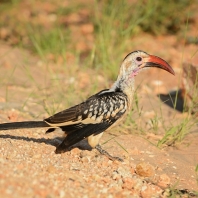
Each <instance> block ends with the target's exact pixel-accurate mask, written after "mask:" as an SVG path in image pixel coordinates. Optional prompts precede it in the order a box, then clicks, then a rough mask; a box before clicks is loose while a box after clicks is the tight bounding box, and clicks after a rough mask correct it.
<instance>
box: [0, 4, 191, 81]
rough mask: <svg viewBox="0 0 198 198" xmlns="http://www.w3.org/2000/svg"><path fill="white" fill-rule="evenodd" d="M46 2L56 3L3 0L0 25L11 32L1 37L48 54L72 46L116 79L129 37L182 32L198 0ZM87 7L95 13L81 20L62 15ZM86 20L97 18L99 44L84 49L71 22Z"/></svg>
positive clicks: (94, 20) (96, 28)
mask: <svg viewBox="0 0 198 198" xmlns="http://www.w3.org/2000/svg"><path fill="white" fill-rule="evenodd" d="M46 2H50V3H51V4H52V5H53V6H52V7H53V8H52V9H46V10H42V8H40V9H39V6H36V5H37V4H38V3H39V1H37V0H33V1H30V2H28V1H25V0H10V1H4V0H3V1H2V0H1V4H0V11H1V14H0V29H1V32H2V30H7V32H6V34H5V35H3V36H2V34H1V40H4V41H6V42H8V43H9V44H12V45H18V46H22V47H25V48H28V49H30V50H31V51H32V52H35V53H38V54H39V55H40V56H42V57H45V56H46V55H47V54H50V53H52V54H54V55H62V56H64V55H65V52H66V51H67V50H69V51H72V52H73V53H74V54H75V55H76V54H78V55H79V56H80V57H83V60H86V61H87V65H89V66H93V67H95V68H98V69H101V68H102V69H103V70H104V71H105V73H106V74H107V75H108V76H110V77H111V78H115V77H116V75H117V70H118V68H117V63H118V62H120V60H122V58H123V54H124V52H125V51H126V50H127V48H131V45H132V44H129V40H130V39H131V38H132V37H133V36H135V35H136V34H138V33H140V32H148V33H150V34H171V33H177V32H178V31H180V30H182V29H183V28H184V27H185V24H186V21H187V20H188V18H189V16H188V14H189V8H190V7H191V6H192V5H193V4H194V3H195V0H190V1H189V0H180V1H178V0H167V1H155V0H148V1H146V0H139V1H127V0H124V1H111V0H104V1H100V0H95V2H94V3H92V4H90V5H89V4H87V3H82V2H80V3H78V2H75V3H68V5H66V6H63V3H61V1H55V0H49V1H46ZM47 6H48V5H47ZM22 7H23V9H21V8H22ZM25 7H27V10H26V11H24V8H25ZM83 9H87V10H88V12H89V17H85V18H82V19H81V20H79V21H78V22H77V23H76V24H75V22H74V23H71V24H68V23H67V22H63V21H62V20H61V19H62V18H64V17H65V18H67V17H68V16H69V15H71V14H72V13H79V12H81V11H82V10H83ZM20 11H21V12H22V15H20ZM43 13H44V14H45V15H47V17H48V18H49V20H46V23H44V22H43V21H42V20H43V19H42V18H41V17H42V16H40V15H42V14H43ZM45 15H44V17H45ZM79 16H80V17H81V15H79ZM53 17H54V19H53ZM50 20H51V22H49V21H50ZM86 23H92V24H93V26H94V32H93V34H94V35H93V36H94V40H93V46H92V47H91V48H89V49H87V50H86V49H85V50H86V52H82V51H79V50H76V47H75V42H76V43H77V42H79V41H78V39H77V40H75V39H74V37H75V35H73V34H72V32H71V26H75V25H76V26H78V25H81V24H86ZM8 27H9V28H8ZM82 54H83V56H81V55H82Z"/></svg>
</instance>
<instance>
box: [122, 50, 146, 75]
mask: <svg viewBox="0 0 198 198" xmlns="http://www.w3.org/2000/svg"><path fill="white" fill-rule="evenodd" d="M148 57H149V55H148V54H147V53H145V52H143V51H135V52H132V53H130V54H128V55H127V56H126V57H125V59H124V60H123V62H122V65H121V68H120V74H121V75H123V76H126V77H134V76H136V75H137V74H138V71H139V68H140V67H143V66H144V64H145V62H146V60H147V58H148Z"/></svg>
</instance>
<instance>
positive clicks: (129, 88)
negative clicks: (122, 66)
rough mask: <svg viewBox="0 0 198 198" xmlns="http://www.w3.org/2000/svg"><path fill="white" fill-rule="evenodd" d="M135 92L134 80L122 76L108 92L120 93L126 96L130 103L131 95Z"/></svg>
mask: <svg viewBox="0 0 198 198" xmlns="http://www.w3.org/2000/svg"><path fill="white" fill-rule="evenodd" d="M134 90H135V83H134V78H123V77H122V76H121V77H120V76H118V78H117V80H116V81H115V83H114V84H113V86H112V87H111V88H110V91H115V92H117V91H120V92H123V93H124V94H126V95H127V98H128V100H129V101H130V103H131V102H132V99H133V93H134Z"/></svg>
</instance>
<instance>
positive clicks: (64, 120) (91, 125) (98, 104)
mask: <svg viewBox="0 0 198 198" xmlns="http://www.w3.org/2000/svg"><path fill="white" fill-rule="evenodd" d="M148 67H157V68H160V69H164V70H166V71H168V72H170V73H171V74H173V75H174V74H175V73H174V71H173V69H172V68H171V66H170V65H169V64H168V63H167V62H166V61H164V60H163V59H161V58H159V57H157V56H153V55H149V54H147V53H146V52H143V51H140V50H139V51H134V52H131V53H129V54H128V55H127V56H126V57H125V58H124V60H123V62H122V64H121V67H120V72H119V75H118V78H117V80H116V81H115V83H114V84H113V86H112V87H111V88H110V89H106V90H103V91H100V92H99V93H97V94H95V95H93V96H91V97H89V98H88V99H87V100H86V101H84V102H82V103H80V104H78V105H75V106H73V107H70V108H68V109H66V110H64V111H61V112H59V113H56V114H55V115H53V116H50V117H49V118H46V119H44V121H26V122H13V123H4V124H0V130H10V129H19V128H36V127H48V128H49V129H48V130H47V132H46V133H50V132H53V131H54V129H56V128H61V129H62V130H63V131H64V133H65V134H66V137H65V139H64V140H63V141H62V143H61V144H60V145H59V146H58V147H57V148H56V151H55V152H56V153H61V152H64V151H67V150H69V149H70V147H71V146H73V145H74V144H76V143H78V142H79V141H81V140H83V139H85V138H88V143H89V145H90V146H91V147H92V148H96V149H97V150H98V151H99V152H100V153H102V154H105V155H107V156H108V157H109V158H110V159H112V160H114V159H117V160H120V158H117V157H112V156H111V155H110V154H108V153H107V152H106V151H105V150H103V149H102V148H101V146H100V145H99V140H100V138H101V136H102V134H103V132H104V131H105V130H107V129H108V128H109V127H111V126H113V125H114V124H116V123H117V122H118V121H120V120H121V119H122V118H123V117H124V115H126V114H127V112H128V111H129V110H130V109H131V104H132V99H133V94H134V89H135V88H134V79H135V76H136V75H137V74H138V73H139V72H140V71H141V70H142V69H143V68H148Z"/></svg>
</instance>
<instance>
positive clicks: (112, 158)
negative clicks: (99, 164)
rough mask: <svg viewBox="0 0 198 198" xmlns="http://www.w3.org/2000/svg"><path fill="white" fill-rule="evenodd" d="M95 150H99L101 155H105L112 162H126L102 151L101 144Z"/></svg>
mask: <svg viewBox="0 0 198 198" xmlns="http://www.w3.org/2000/svg"><path fill="white" fill-rule="evenodd" d="M95 149H97V150H98V151H99V152H100V154H102V155H105V156H106V157H108V158H109V159H110V160H112V161H115V160H117V161H120V162H123V161H124V160H123V159H121V158H119V157H113V156H112V155H110V154H109V153H108V152H107V151H105V150H104V149H102V147H101V146H100V145H99V144H98V145H97V146H96V147H95Z"/></svg>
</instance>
